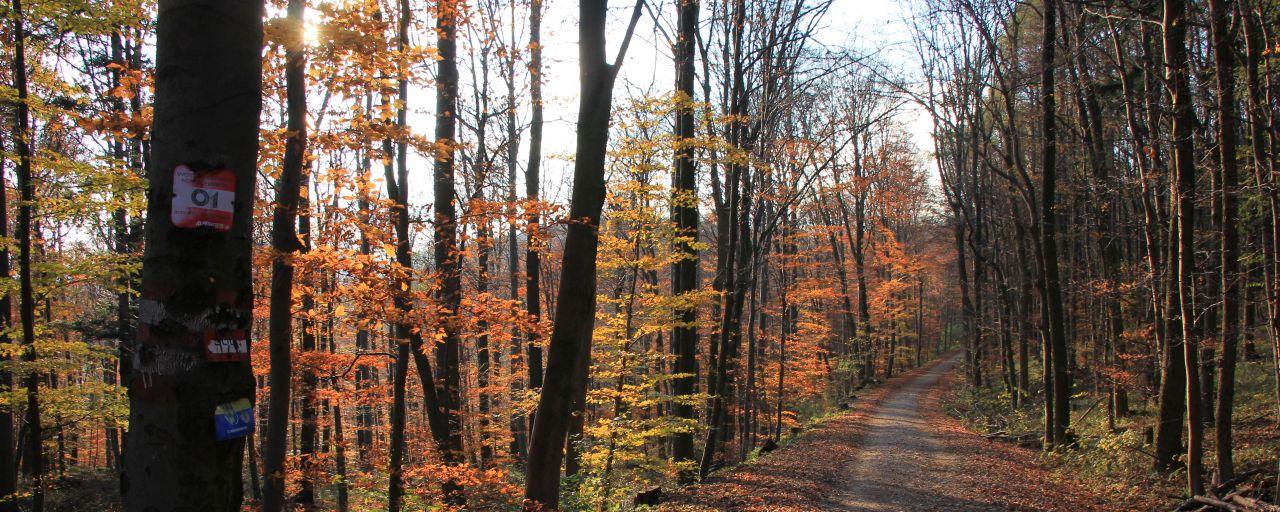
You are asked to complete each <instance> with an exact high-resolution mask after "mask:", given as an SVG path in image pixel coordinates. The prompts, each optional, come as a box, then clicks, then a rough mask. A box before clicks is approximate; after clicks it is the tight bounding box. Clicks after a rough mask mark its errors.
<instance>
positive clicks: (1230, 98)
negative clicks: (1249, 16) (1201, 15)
mask: <svg viewBox="0 0 1280 512" xmlns="http://www.w3.org/2000/svg"><path fill="white" fill-rule="evenodd" d="M1233 3H1234V2H1232V1H1231V0H1209V17H1210V28H1211V32H1212V37H1213V56H1214V60H1215V67H1216V71H1217V77H1216V82H1217V89H1218V109H1217V110H1218V159H1219V162H1218V165H1219V166H1220V168H1221V169H1222V171H1221V172H1222V183H1221V190H1220V191H1219V192H1218V193H1219V195H1220V196H1221V198H1222V199H1221V203H1222V224H1221V231H1222V232H1221V253H1222V267H1221V269H1222V284H1221V286H1222V360H1221V363H1220V364H1219V372H1221V373H1219V378H1218V399H1217V414H1216V415H1214V418H1215V420H1216V424H1215V429H1214V431H1215V434H1216V437H1217V455H1218V478H1219V479H1220V481H1226V480H1229V479H1231V478H1232V477H1234V476H1235V464H1234V462H1233V460H1232V439H1231V419H1232V416H1233V415H1232V412H1233V411H1232V407H1233V406H1234V403H1235V378H1236V350H1237V344H1238V343H1239V336H1240V289H1239V286H1238V281H1239V279H1240V277H1241V276H1240V259H1239V250H1240V235H1239V233H1237V231H1236V218H1237V216H1238V212H1237V207H1236V195H1237V194H1239V191H1238V190H1237V187H1238V185H1239V183H1238V182H1239V170H1238V167H1237V164H1236V126H1237V122H1238V118H1237V112H1236V105H1235V104H1236V89H1235V87H1236V84H1235V48H1234V47H1235V44H1234V43H1235V33H1234V31H1232V30H1231V29H1230V25H1231V21H1232V15H1233V12H1234V6H1233V5H1232V4H1233Z"/></svg>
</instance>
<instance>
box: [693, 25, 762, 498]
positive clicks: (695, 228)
mask: <svg viewBox="0 0 1280 512" xmlns="http://www.w3.org/2000/svg"><path fill="white" fill-rule="evenodd" d="M699 6H700V0H682V1H681V2H680V6H679V14H678V16H677V18H678V19H677V21H676V24H677V35H676V43H675V57H676V58H675V67H676V96H677V100H676V101H678V102H679V106H678V107H677V109H676V122H675V131H676V133H675V136H676V154H675V174H674V175H673V176H672V181H673V183H672V194H673V196H672V201H671V203H672V209H671V220H672V222H673V223H675V225H676V228H677V229H679V230H680V234H681V235H680V236H681V237H682V238H681V239H680V240H679V241H677V242H676V251H678V252H679V253H680V254H682V256H681V259H679V260H677V261H676V262H675V263H673V264H672V268H671V293H672V295H675V296H681V295H684V294H688V293H690V292H694V291H697V290H698V288H699V282H698V252H697V250H696V249H695V248H694V245H693V244H694V243H696V242H697V239H698V202H697V193H698V171H697V163H696V161H695V160H694V148H693V146H692V143H693V138H694V137H695V136H696V129H695V125H694V104H693V101H694V98H693V86H694V79H695V77H694V73H695V69H696V67H695V66H694V59H695V58H696V53H695V51H696V44H697V29H698V10H699ZM675 317H676V318H675V321H676V326H675V328H674V329H672V332H671V351H672V355H673V356H674V357H675V361H674V363H675V365H674V368H673V369H672V371H673V373H675V374H678V375H682V376H681V377H678V378H676V379H674V380H673V381H672V394H673V395H674V396H676V397H684V398H685V399H686V400H687V399H688V397H690V396H692V395H693V394H694V393H696V392H697V387H698V386H697V381H698V361H697V356H698V329H697V325H696V322H697V320H698V311H697V309H696V308H695V307H687V308H684V309H680V310H678V311H676V312H675ZM779 378H781V377H779ZM675 413H676V417H678V418H680V419H682V420H685V421H687V422H689V423H692V422H694V421H696V420H697V416H696V412H695V411H694V407H693V404H691V403H688V402H687V401H685V402H679V403H677V404H676V405H675ZM693 434H694V433H693V431H692V430H687V431H681V432H679V433H677V434H675V435H674V436H672V458H673V459H674V460H675V462H676V463H684V464H689V465H692V464H693V463H694V462H695V460H696V459H695V457H696V454H695V453H694V446H693ZM696 476H697V474H696V472H694V471H692V470H684V471H681V473H680V481H681V483H684V484H689V483H692V482H693V481H694V480H695V478H696Z"/></svg>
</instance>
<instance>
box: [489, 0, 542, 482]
mask: <svg viewBox="0 0 1280 512" xmlns="http://www.w3.org/2000/svg"><path fill="white" fill-rule="evenodd" d="M535 7H540V6H531V7H530V9H533V8H535ZM515 12H516V4H514V3H513V4H512V5H511V18H512V19H513V20H514V19H515ZM531 16H532V15H531ZM531 21H532V20H531ZM530 25H532V23H530ZM538 28H539V29H541V27H538ZM515 32H516V28H515V25H514V24H512V27H511V39H510V41H511V42H512V44H515V41H516V34H515ZM531 44H532V43H531ZM533 51H539V52H540V51H541V50H534V49H533V48H530V52H533ZM539 57H541V55H539ZM516 61H517V55H516V54H514V53H513V54H511V55H508V56H507V61H506V74H507V76H506V79H507V116H506V118H507V203H508V208H510V209H511V219H512V220H511V222H510V224H509V226H508V229H507V276H508V284H509V290H508V295H509V296H510V297H511V300H512V301H517V300H520V238H519V232H518V227H517V223H516V221H515V219H516V216H515V213H516V209H517V206H516V205H517V201H518V200H519V196H518V195H516V168H517V167H519V163H518V159H519V154H520V131H519V127H518V126H517V124H516V123H517V121H516ZM530 76H531V77H532V78H531V81H532V82H537V81H538V80H537V78H536V77H533V73H530ZM538 87H539V89H540V88H541V84H539V85H538ZM538 92H539V94H541V92H542V91H541V90H539V91H538ZM538 108H541V107H538ZM535 192H536V190H535ZM522 344H523V336H522V335H521V332H520V329H519V328H518V327H515V326H513V327H512V328H511V346H510V347H509V357H508V360H509V367H510V372H511V373H510V375H509V377H510V383H509V387H510V392H511V393H510V398H511V399H512V400H514V399H515V397H517V396H519V393H520V389H521V386H520V379H517V378H516V368H517V367H518V366H519V364H520V352H521V349H522V348H523V347H521V345H522ZM495 359H496V358H495ZM508 403H513V402H508ZM509 409H511V411H512V412H511V417H510V420H511V421H510V429H511V445H510V450H511V456H512V457H514V458H515V459H516V460H521V459H523V458H524V446H525V419H524V418H523V417H522V416H521V415H520V414H517V413H516V412H515V408H514V407H509Z"/></svg>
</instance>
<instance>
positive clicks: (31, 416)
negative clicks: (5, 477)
mask: <svg viewBox="0 0 1280 512" xmlns="http://www.w3.org/2000/svg"><path fill="white" fill-rule="evenodd" d="M11 7H12V9H13V13H12V16H13V69H12V72H13V88H14V90H16V91H17V93H18V100H17V102H16V103H17V104H16V106H15V107H16V108H15V109H14V111H15V112H14V129H13V135H14V137H13V142H14V149H15V150H16V151H15V153H17V157H18V161H17V167H16V169H15V174H16V175H17V186H18V194H19V201H20V202H19V203H18V224H17V226H16V227H15V229H14V231H15V233H14V234H15V236H16V238H17V241H18V281H19V284H18V318H19V320H20V321H21V323H22V339H21V340H20V345H21V347H22V361H23V362H24V363H26V364H27V366H32V364H31V363H34V362H35V360H36V347H35V340H36V334H35V302H34V300H35V299H34V297H33V295H32V294H33V291H32V283H31V231H32V229H31V224H32V216H33V215H34V211H33V210H34V209H35V205H34V202H35V186H34V185H33V184H32V183H31V158H32V153H33V152H34V151H33V148H32V144H33V140H34V139H35V136H34V135H35V134H34V132H33V131H32V129H31V113H30V105H29V104H28V102H29V101H30V99H31V98H30V93H29V91H28V90H27V52H26V37H27V34H26V26H25V23H24V22H25V20H24V19H23V17H24V16H25V13H24V11H23V9H22V1H21V0H13V3H12V5H11ZM0 192H3V190H0ZM6 266H7V264H6ZM6 297H7V296H6ZM22 379H23V386H24V387H25V388H26V399H27V403H26V414H25V416H26V418H25V419H26V423H27V425H26V427H27V446H26V447H25V448H24V450H25V452H26V457H25V458H23V462H24V463H25V470H26V473H27V474H28V475H29V476H30V478H31V507H32V510H35V511H36V512H40V511H42V510H44V491H45V489H44V468H43V466H44V464H43V460H44V454H43V453H42V451H43V448H42V444H41V438H42V431H41V425H40V394H39V391H40V373H39V372H38V371H36V370H35V369H32V368H28V369H27V370H26V374H25V375H23V377H22ZM7 462H8V461H7V460H6V461H0V463H4V464H7Z"/></svg>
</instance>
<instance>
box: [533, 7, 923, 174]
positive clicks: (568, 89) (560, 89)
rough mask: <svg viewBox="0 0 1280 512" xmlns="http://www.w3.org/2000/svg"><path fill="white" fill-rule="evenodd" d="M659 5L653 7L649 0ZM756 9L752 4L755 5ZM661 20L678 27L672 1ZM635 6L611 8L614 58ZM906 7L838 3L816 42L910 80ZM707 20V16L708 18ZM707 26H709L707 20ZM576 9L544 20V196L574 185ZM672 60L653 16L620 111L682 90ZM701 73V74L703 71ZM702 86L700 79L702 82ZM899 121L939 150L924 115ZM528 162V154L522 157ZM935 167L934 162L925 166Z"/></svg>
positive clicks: (626, 76) (628, 63)
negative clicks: (632, 99)
mask: <svg viewBox="0 0 1280 512" xmlns="http://www.w3.org/2000/svg"><path fill="white" fill-rule="evenodd" d="M650 1H651V2H653V0H650ZM748 1H750V0H748ZM655 3H657V4H659V5H660V8H661V12H660V13H659V15H660V16H664V17H665V18H666V19H665V20H662V22H663V23H664V24H665V25H666V26H667V29H668V31H670V30H672V29H673V28H672V27H673V25H674V21H673V20H674V17H675V15H674V8H673V6H672V0H658V2H655ZM632 6H633V4H632V2H630V1H621V0H613V1H612V2H610V16H609V28H610V33H609V36H608V37H609V39H608V43H609V45H610V48H611V51H610V52H609V55H610V56H612V55H615V54H616V53H617V52H616V48H617V47H618V45H619V44H621V39H622V34H623V32H624V30H625V28H626V25H627V21H628V18H629V16H630V15H631V9H632ZM904 9H905V7H904V6H903V0H833V2H832V5H831V8H830V10H829V11H828V13H827V15H826V17H825V18H824V20H823V24H822V26H821V28H820V30H819V32H818V34H817V37H816V39H817V42H818V43H820V44H822V45H826V46H831V47H836V48H856V49H859V50H861V51H863V52H872V51H874V52H878V53H879V54H880V55H881V56H882V57H883V58H884V59H886V60H887V61H888V62H890V63H891V64H892V65H894V66H895V67H899V68H900V69H901V70H902V71H904V72H908V73H909V72H910V71H911V69H910V66H912V63H911V61H910V58H909V57H908V56H907V55H908V53H907V52H906V51H905V50H906V48H905V45H906V44H907V42H908V38H909V31H908V27H907V25H906V23H905V21H904V19H905V18H904V13H903V11H904ZM704 16H705V14H704ZM704 21H705V20H704ZM576 23H577V3H576V2H573V1H570V0H550V1H549V2H548V12H547V14H546V16H545V17H544V21H543V24H544V39H545V41H546V42H545V43H544V46H545V57H544V58H545V61H546V62H545V65H546V82H545V83H546V84H547V85H546V86H545V90H546V92H545V94H546V95H547V98H546V119H547V124H546V126H545V135H544V142H543V148H544V149H543V151H544V154H546V155H548V156H553V157H556V156H558V158H554V161H551V162H547V163H545V164H544V167H545V168H547V169H548V175H547V178H545V181H544V185H545V186H544V189H546V190H548V191H549V192H551V193H556V191H562V193H563V194H566V195H567V193H568V187H569V185H568V183H564V182H563V180H564V179H565V177H566V176H569V175H570V174H571V173H569V172H568V169H569V167H568V166H569V165H570V160H569V159H568V158H567V157H569V156H572V154H573V150H574V140H575V139H574V122H575V119H576V115H577V101H578V61H577V60H578V46H577V37H578V33H577V25H576ZM672 68H673V64H672V56H671V50H670V47H669V43H668V42H667V40H666V36H665V35H664V34H663V33H662V32H661V31H658V30H657V29H656V28H655V24H654V22H653V18H652V16H650V15H649V14H648V13H646V14H645V15H644V16H643V17H642V18H641V20H640V23H639V25H638V26H637V28H636V34H635V36H634V38H633V40H632V43H631V47H630V49H629V50H628V53H627V56H626V60H625V62H624V63H623V65H622V70H621V72H620V74H619V78H618V84H617V88H616V89H615V91H614V101H615V105H616V104H617V102H618V100H620V99H624V98H626V97H627V96H628V94H629V92H630V93H639V92H641V91H645V90H655V91H666V90H670V89H671V88H672V87H673V86H674V83H675V76H674V71H673V69H672ZM699 70H701V68H700V67H699ZM699 79H700V77H699ZM899 120H900V121H902V122H904V123H906V124H907V127H908V129H909V130H910V131H911V132H912V138H913V140H914V141H915V143H916V145H917V146H918V147H919V148H921V151H923V152H927V151H929V150H931V149H932V139H931V138H930V134H929V132H930V125H929V120H928V119H927V118H926V116H925V115H923V112H921V111H920V110H919V109H917V108H914V107H913V106H908V107H907V108H906V109H905V110H904V112H903V114H902V116H901V117H900V118H899ZM522 154H524V153H523V152H522ZM925 161H926V162H930V161H931V160H930V159H925Z"/></svg>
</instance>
